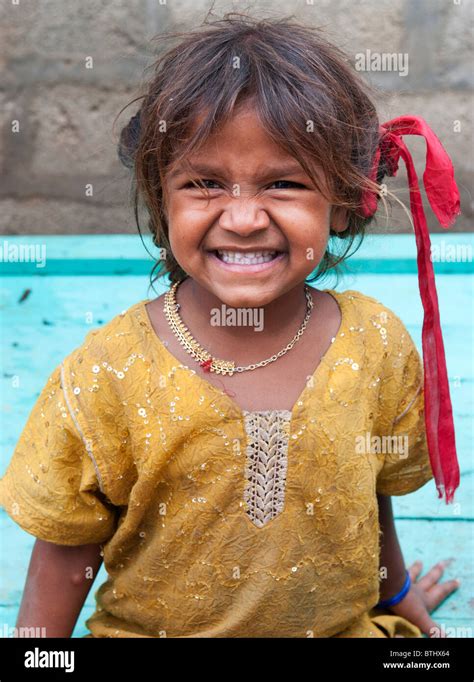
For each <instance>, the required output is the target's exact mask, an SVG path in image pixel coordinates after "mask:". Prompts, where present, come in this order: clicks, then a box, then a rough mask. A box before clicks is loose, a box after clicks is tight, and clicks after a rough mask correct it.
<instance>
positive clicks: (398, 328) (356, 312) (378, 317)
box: [326, 289, 411, 339]
mask: <svg viewBox="0 0 474 682" xmlns="http://www.w3.org/2000/svg"><path fill="white" fill-rule="evenodd" d="M326 291H328V292H329V293H331V295H334V296H335V298H336V300H337V302H338V303H339V305H340V307H341V310H342V325H344V323H346V325H347V326H348V328H349V330H350V331H354V330H356V329H357V330H360V331H365V332H367V333H368V336H369V337H375V338H379V337H385V336H387V337H388V336H389V333H390V336H391V338H392V339H393V338H395V339H396V338H401V337H402V336H403V335H405V336H407V337H410V334H409V332H408V330H407V328H406V326H405V324H404V322H403V321H402V319H401V318H400V317H399V315H398V314H397V313H396V312H395V311H394V310H393V309H392V308H390V307H389V306H388V305H386V304H385V303H383V302H382V301H380V300H379V299H377V298H375V297H373V296H369V295H368V294H364V293H363V292H361V291H357V290H355V289H347V290H346V291H341V292H337V291H335V290H333V289H329V290H326ZM410 338H411V337H410Z"/></svg>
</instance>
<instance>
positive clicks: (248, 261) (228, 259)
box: [211, 250, 282, 265]
mask: <svg viewBox="0 0 474 682" xmlns="http://www.w3.org/2000/svg"><path fill="white" fill-rule="evenodd" d="M211 253H213V254H214V255H215V256H216V257H217V258H218V259H219V260H221V261H222V262H223V263H229V264H231V263H235V264H236V265H260V264H261V263H270V262H271V261H272V260H275V258H277V257H278V256H280V255H281V254H282V252H281V251H245V252H244V251H220V250H215V251H211Z"/></svg>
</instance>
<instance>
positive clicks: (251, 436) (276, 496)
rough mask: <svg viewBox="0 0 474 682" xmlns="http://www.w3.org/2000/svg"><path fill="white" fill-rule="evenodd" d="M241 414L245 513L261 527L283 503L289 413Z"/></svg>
mask: <svg viewBox="0 0 474 682" xmlns="http://www.w3.org/2000/svg"><path fill="white" fill-rule="evenodd" d="M243 415H244V425H245V431H246V434H247V460H246V465H245V477H246V479H247V482H246V486H245V491H244V500H245V502H246V504H247V509H246V513H247V515H248V516H249V518H250V520H251V521H252V523H254V524H255V525H256V526H257V527H258V528H262V527H263V526H265V525H266V524H267V523H268V522H269V521H271V520H272V519H274V518H275V516H277V515H278V514H280V513H281V511H282V510H283V507H284V504H285V483H286V472H287V468H288V458H287V455H288V440H289V432H290V421H291V412H290V411H289V410H265V411H261V412H248V411H244V412H243Z"/></svg>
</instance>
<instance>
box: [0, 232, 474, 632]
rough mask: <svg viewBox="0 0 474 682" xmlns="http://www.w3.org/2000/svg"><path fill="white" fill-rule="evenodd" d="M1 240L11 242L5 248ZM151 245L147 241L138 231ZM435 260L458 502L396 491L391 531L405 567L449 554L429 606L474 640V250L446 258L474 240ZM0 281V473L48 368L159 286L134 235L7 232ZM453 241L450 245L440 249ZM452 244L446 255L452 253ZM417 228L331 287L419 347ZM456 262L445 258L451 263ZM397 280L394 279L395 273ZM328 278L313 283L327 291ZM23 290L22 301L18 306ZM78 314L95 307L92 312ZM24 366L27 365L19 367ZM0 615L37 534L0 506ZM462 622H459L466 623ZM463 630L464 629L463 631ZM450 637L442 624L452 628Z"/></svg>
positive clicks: (384, 243) (4, 619) (382, 239)
mask: <svg viewBox="0 0 474 682" xmlns="http://www.w3.org/2000/svg"><path fill="white" fill-rule="evenodd" d="M5 242H8V245H7V247H5ZM145 243H146V245H147V247H148V249H149V251H150V252H151V253H156V248H155V247H153V245H152V243H151V240H150V239H149V238H145ZM432 243H433V244H434V245H435V246H436V247H437V248H438V250H439V253H440V255H441V258H444V260H441V261H440V262H436V263H435V272H436V280H437V287H438V296H439V303H440V311H441V321H442V326H443V334H444V339H445V348H446V357H447V362H448V372H449V378H450V384H451V397H452V402H453V408H454V418H455V426H456V442H457V447H458V455H459V460H460V465H461V470H462V478H461V486H460V488H459V489H458V492H457V494H456V501H455V504H454V505H446V504H445V503H444V502H442V501H440V500H438V498H437V496H436V490H435V486H434V483H433V482H432V481H430V482H429V483H428V484H426V485H425V486H424V487H423V488H421V489H420V490H419V491H417V492H415V493H412V494H411V495H407V496H402V497H396V498H394V508H395V514H396V519H397V529H398V534H399V537H400V541H401V545H402V548H403V552H404V555H405V559H406V561H407V563H411V562H412V561H414V560H415V559H421V560H422V561H423V563H424V566H425V568H428V567H430V566H431V565H432V564H433V563H435V562H436V561H438V560H440V559H444V558H448V557H454V558H455V561H454V562H453V563H452V565H451V566H450V567H449V568H448V570H447V571H446V574H445V575H446V577H447V578H451V577H459V578H460V579H461V581H462V584H461V588H460V589H459V590H458V591H457V592H456V593H455V594H454V595H452V596H451V597H450V598H449V599H448V600H446V601H445V602H444V604H443V605H442V606H441V607H440V608H439V609H438V610H437V611H436V613H435V615H434V617H435V619H436V620H437V621H438V622H440V623H442V624H444V625H445V626H446V627H447V628H456V629H457V630H456V631H455V630H453V631H452V632H453V633H454V632H456V633H457V636H462V634H461V633H462V632H466V633H468V636H470V637H472V636H473V634H472V613H473V607H474V600H473V598H472V596H473V590H472V587H473V585H472V583H473V575H472V574H473V571H472V561H473V556H474V553H473V545H474V543H473V535H472V528H473V526H472V520H473V499H474V496H473V492H474V491H473V486H472V440H473V433H472V425H473V423H474V422H473V385H472V382H473V360H472V342H473V338H472V337H473V324H472V323H473V308H472V300H473V299H472V295H473V288H472V277H471V275H472V270H473V263H472V255H471V257H470V259H469V257H468V258H466V259H464V260H463V259H462V256H460V257H459V258H458V260H457V261H453V260H452V258H451V256H450V253H451V252H452V247H455V248H456V249H458V251H457V253H458V254H462V252H463V249H465V248H466V247H467V248H468V252H469V249H470V253H471V254H472V251H473V245H474V235H473V234H449V233H448V232H446V233H444V234H436V235H432ZM3 244H4V248H3V252H2V253H3V255H4V262H0V273H1V275H2V282H1V287H0V306H1V310H2V329H1V332H2V351H3V352H2V355H1V363H2V371H3V372H2V374H3V377H2V383H3V401H2V416H3V428H2V429H1V435H0V438H1V440H0V474H3V472H4V470H5V468H6V466H7V463H8V461H9V459H10V457H11V455H12V452H13V449H14V447H15V443H16V441H17V439H18V437H19V435H20V432H21V430H22V428H23V425H24V423H25V421H26V419H27V417H28V414H29V412H30V410H31V408H32V406H33V404H34V402H35V400H36V398H37V396H38V395H39V391H40V390H41V388H42V386H43V385H44V383H45V381H46V379H47V377H48V375H49V373H50V372H51V371H52V370H53V369H54V367H55V366H56V365H57V364H58V363H59V362H60V360H61V359H62V358H63V357H64V356H65V355H66V354H67V353H69V352H70V351H71V350H72V349H73V348H75V347H77V346H78V345H80V344H81V343H82V341H83V339H84V336H85V334H86V333H87V332H88V331H89V330H90V329H91V328H92V327H96V326H100V325H102V324H105V323H106V322H107V321H108V320H110V319H111V318H112V317H113V316H115V315H116V314H117V313H119V312H121V311H122V310H124V309H126V308H128V307H129V306H130V305H132V304H133V303H136V302H137V301H139V300H141V299H143V298H154V297H155V296H157V295H159V294H160V293H162V292H163V290H164V288H165V287H164V285H163V284H161V285H155V286H156V291H155V292H153V291H151V290H150V291H149V290H148V283H149V282H148V274H149V272H150V270H151V266H152V264H153V260H152V256H149V255H148V254H147V252H146V250H145V248H144V246H143V244H142V242H141V241H140V239H139V237H138V236H134V235H93V236H60V237H58V236H35V237H28V238H27V237H5V238H4V240H3ZM21 245H23V246H25V245H29V246H30V247H35V246H37V247H40V249H41V248H42V247H43V246H44V247H45V248H46V257H47V258H46V263H45V266H44V267H37V265H38V263H37V262H5V254H6V253H8V248H10V250H11V252H13V251H14V249H15V248H17V247H20V246H21ZM447 245H449V249H447ZM450 249H451V251H450ZM415 258H416V248H415V238H414V235H412V234H408V235H389V236H385V235H383V236H382V235H372V236H369V237H367V238H366V241H365V242H364V244H363V245H362V247H361V248H360V249H359V250H358V251H357V253H356V254H355V255H354V256H353V257H352V259H351V260H350V261H349V265H348V267H347V269H346V274H345V275H344V278H343V279H342V280H341V281H340V283H339V284H338V286H337V288H338V289H339V290H344V289H358V290H360V291H362V292H364V293H366V294H368V295H370V296H374V297H375V298H377V299H379V300H380V301H382V302H383V303H385V304H386V305H387V306H389V307H390V308H392V309H393V310H394V311H395V312H396V313H397V314H398V315H400V317H401V318H402V320H403V321H404V323H405V324H406V326H407V328H408V330H409V332H410V334H411V335H412V337H413V339H414V340H415V342H416V344H417V346H418V348H419V349H420V352H421V322H422V317H423V316H422V306H421V301H420V298H419V295H418V284H417V276H416V272H417V270H416V262H415ZM450 258H451V260H450ZM395 277H396V280H395ZM333 284H334V282H333V281H332V280H331V279H328V280H327V281H325V282H322V283H318V287H321V288H328V287H333ZM26 289H31V293H30V295H29V297H28V299H27V300H26V301H25V302H24V303H22V304H21V305H18V301H19V299H20V297H21V295H22V294H23V292H24V291H25V290H26ZM85 311H88V313H90V314H89V315H88V316H87V318H86V314H85ZM22 369H23V370H24V371H23V372H22V371H21V370H22ZM18 373H20V374H21V377H22V384H21V388H13V387H12V382H11V379H10V377H11V375H12V374H18ZM0 538H1V539H0V549H1V566H0V576H1V580H0V612H1V613H0V615H1V621H0V622H1V623H2V624H3V628H7V627H13V626H14V625H15V621H16V617H17V612H18V607H19V604H20V601H21V595H22V591H23V586H24V580H25V576H26V570H27V566H28V561H29V556H30V552H31V549H32V546H33V543H34V538H33V537H32V536H30V535H29V534H27V533H25V532H24V531H22V530H21V529H20V528H19V527H18V526H16V524H14V523H13V521H11V520H10V518H9V517H8V516H7V514H6V513H5V512H4V511H3V510H0ZM105 579H106V573H105V570H104V568H103V567H102V569H101V571H100V573H99V576H98V577H97V579H96V581H95V583H94V586H93V589H92V590H91V592H90V594H89V597H88V599H87V602H86V604H85V606H84V609H83V611H82V613H81V616H80V618H79V620H78V623H77V626H76V628H75V631H74V635H73V636H75V637H81V636H83V635H85V634H87V629H86V628H85V625H84V622H85V620H86V618H87V617H88V616H89V615H91V614H92V612H93V610H94V594H95V591H96V590H97V589H98V587H99V585H100V584H101V583H102V582H104V580H105ZM463 629H464V630H463ZM469 629H470V630H469ZM448 633H449V630H448Z"/></svg>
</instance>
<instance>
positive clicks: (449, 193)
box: [361, 116, 460, 503]
mask: <svg viewBox="0 0 474 682" xmlns="http://www.w3.org/2000/svg"><path fill="white" fill-rule="evenodd" d="M402 135H422V136H423V137H424V138H425V140H426V165H425V172H424V173H423V184H424V186H425V191H426V194H427V197H428V200H429V202H430V205H431V208H432V209H433V211H434V213H435V214H436V217H437V218H438V221H439V222H440V224H441V225H442V226H443V227H445V228H447V227H450V226H451V225H452V224H453V222H454V220H455V218H456V216H457V215H459V213H460V208H459V192H458V188H457V186H456V182H455V180H454V171H453V165H452V163H451V159H450V158H449V156H448V154H447V153H446V151H445V149H444V148H443V146H442V144H441V142H440V141H439V140H438V138H437V137H436V135H435V134H434V132H433V131H432V130H431V128H430V127H429V126H428V124H427V123H426V121H424V120H423V119H422V118H420V117H418V116H400V117H399V118H394V119H392V120H391V121H388V122H387V123H384V124H383V125H382V126H381V127H380V141H379V146H378V147H377V152H376V154H375V158H374V164H373V168H372V171H371V174H370V179H371V180H373V181H374V182H376V178H377V170H378V166H379V163H380V159H381V158H383V160H384V161H385V164H386V166H387V167H388V175H389V176H395V175H396V174H397V171H398V163H399V159H400V157H402V159H403V161H404V162H405V165H406V169H407V175H408V184H409V187H410V208H411V212H412V215H413V223H414V226H415V238H416V247H417V262H418V285H419V289H420V296H421V300H422V303H423V310H424V318H423V330H422V346H423V367H424V393H425V424H426V436H427V443H428V448H429V454H430V462H431V468H432V471H433V475H434V478H435V483H436V488H437V490H438V496H439V497H443V495H445V499H446V503H449V502H452V501H453V497H454V492H455V490H456V488H457V487H458V486H459V465H458V460H457V455H456V442H455V435H454V424H453V412H452V406H451V397H450V394H449V382H448V375H447V369H446V358H445V354H444V344H443V336H442V333H441V324H440V317H439V307H438V295H437V292H436V284H435V276H434V271H433V264H432V262H431V242H430V236H429V232H428V226H427V224H426V217H425V214H424V211H423V202H422V197H421V193H420V187H419V184H418V178H417V176H416V171H415V166H414V164H413V159H412V157H411V154H410V152H409V151H408V149H407V147H406V146H405V143H404V142H403V140H402ZM376 209H377V195H376V194H375V193H373V192H370V191H364V192H363V194H362V199H361V212H362V215H363V216H364V217H369V216H371V215H373V214H374V213H375V211H376Z"/></svg>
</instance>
